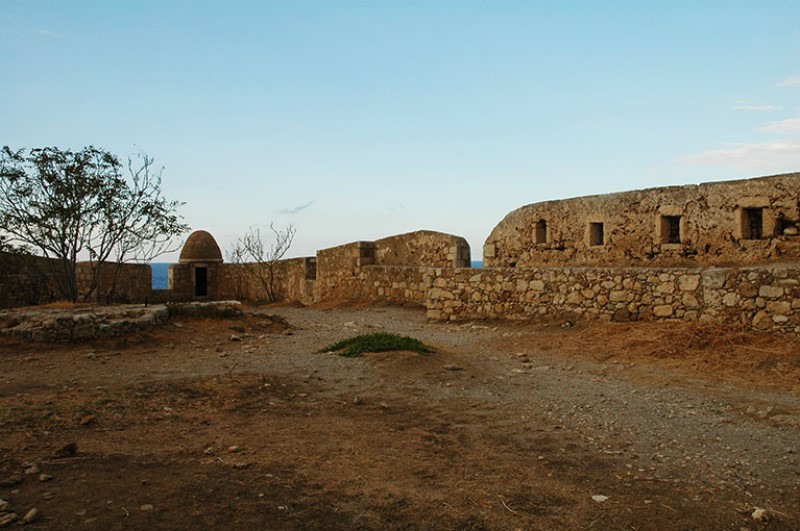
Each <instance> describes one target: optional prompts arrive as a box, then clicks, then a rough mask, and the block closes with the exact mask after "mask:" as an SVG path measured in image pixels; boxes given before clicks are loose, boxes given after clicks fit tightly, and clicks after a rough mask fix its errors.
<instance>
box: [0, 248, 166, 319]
mask: <svg viewBox="0 0 800 531" xmlns="http://www.w3.org/2000/svg"><path fill="white" fill-rule="evenodd" d="M58 266H59V262H58V260H55V259H49V258H44V257H41V256H20V255H13V254H6V253H3V254H0V307H2V308H13V307H19V306H30V305H35V304H44V303H48V302H52V301H54V300H59V299H60V298H61V296H60V290H59V288H58V285H57V284H56V282H55V280H54V278H53V275H52V273H51V271H52V270H53V268H57V267H58ZM120 267H121V268H120V271H119V280H118V281H117V288H116V291H115V295H114V301H115V302H120V301H122V302H144V300H145V299H146V298H148V297H149V296H150V292H151V288H152V270H151V269H150V266H149V265H146V264H122V265H121V266H120ZM115 272H116V264H111V263H105V264H101V266H100V278H99V282H100V284H99V289H98V291H97V292H95V294H94V295H93V296H92V300H93V301H96V300H98V293H99V300H100V301H101V302H108V301H109V299H110V289H111V285H112V282H113V278H114V275H115ZM76 277H77V282H78V297H79V300H81V299H82V298H83V296H84V295H85V294H86V293H87V292H88V291H89V289H90V288H91V283H92V268H91V264H89V263H88V262H78V263H77V264H76Z"/></svg>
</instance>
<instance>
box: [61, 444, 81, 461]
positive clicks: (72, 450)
mask: <svg viewBox="0 0 800 531" xmlns="http://www.w3.org/2000/svg"><path fill="white" fill-rule="evenodd" d="M77 453H78V445H77V444H75V443H69V444H67V445H65V446H63V447H62V448H61V449H60V450H59V451H57V452H56V457H58V458H64V457H73V456H75V455H76V454H77Z"/></svg>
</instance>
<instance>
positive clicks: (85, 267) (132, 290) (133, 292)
mask: <svg viewBox="0 0 800 531" xmlns="http://www.w3.org/2000/svg"><path fill="white" fill-rule="evenodd" d="M99 268H100V275H99V283H98V287H97V291H96V292H95V293H94V294H93V295H92V300H95V301H97V300H99V301H100V302H124V303H134V302H144V301H145V300H146V299H149V298H150V292H151V291H152V287H153V270H152V269H150V266H149V265H147V264H120V269H119V278H118V280H117V287H116V290H115V291H114V296H113V298H112V296H111V286H112V284H113V282H114V276H115V275H116V274H117V264H113V263H103V264H100V266H99ZM76 274H77V277H78V293H80V294H81V297H82V296H83V294H85V293H87V292H88V291H89V289H90V288H91V285H92V266H91V264H90V263H89V262H78V264H77V271H76Z"/></svg>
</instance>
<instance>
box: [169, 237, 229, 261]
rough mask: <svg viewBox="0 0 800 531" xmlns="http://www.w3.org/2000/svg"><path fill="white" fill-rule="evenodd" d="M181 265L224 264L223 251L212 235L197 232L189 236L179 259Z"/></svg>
mask: <svg viewBox="0 0 800 531" xmlns="http://www.w3.org/2000/svg"><path fill="white" fill-rule="evenodd" d="M178 262H179V263H181V264H191V263H194V262H222V251H220V249H219V245H217V240H215V239H214V237H213V236H212V235H211V233H209V232H207V231H204V230H196V231H194V232H193V233H191V234H190V235H189V238H187V240H186V243H185V244H184V245H183V249H181V256H180V258H179V259H178Z"/></svg>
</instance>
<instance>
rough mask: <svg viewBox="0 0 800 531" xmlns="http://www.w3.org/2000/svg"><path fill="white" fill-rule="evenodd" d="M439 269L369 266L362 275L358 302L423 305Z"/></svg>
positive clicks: (360, 276)
mask: <svg viewBox="0 0 800 531" xmlns="http://www.w3.org/2000/svg"><path fill="white" fill-rule="evenodd" d="M435 274H436V268H432V267H415V266H367V267H364V269H363V270H362V272H361V274H360V275H359V280H360V285H361V287H360V289H359V292H358V298H359V300H362V301H366V302H390V303H394V304H414V305H419V306H424V305H425V302H426V300H427V295H428V291H429V290H430V287H431V285H432V283H433V278H434V276H435Z"/></svg>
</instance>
